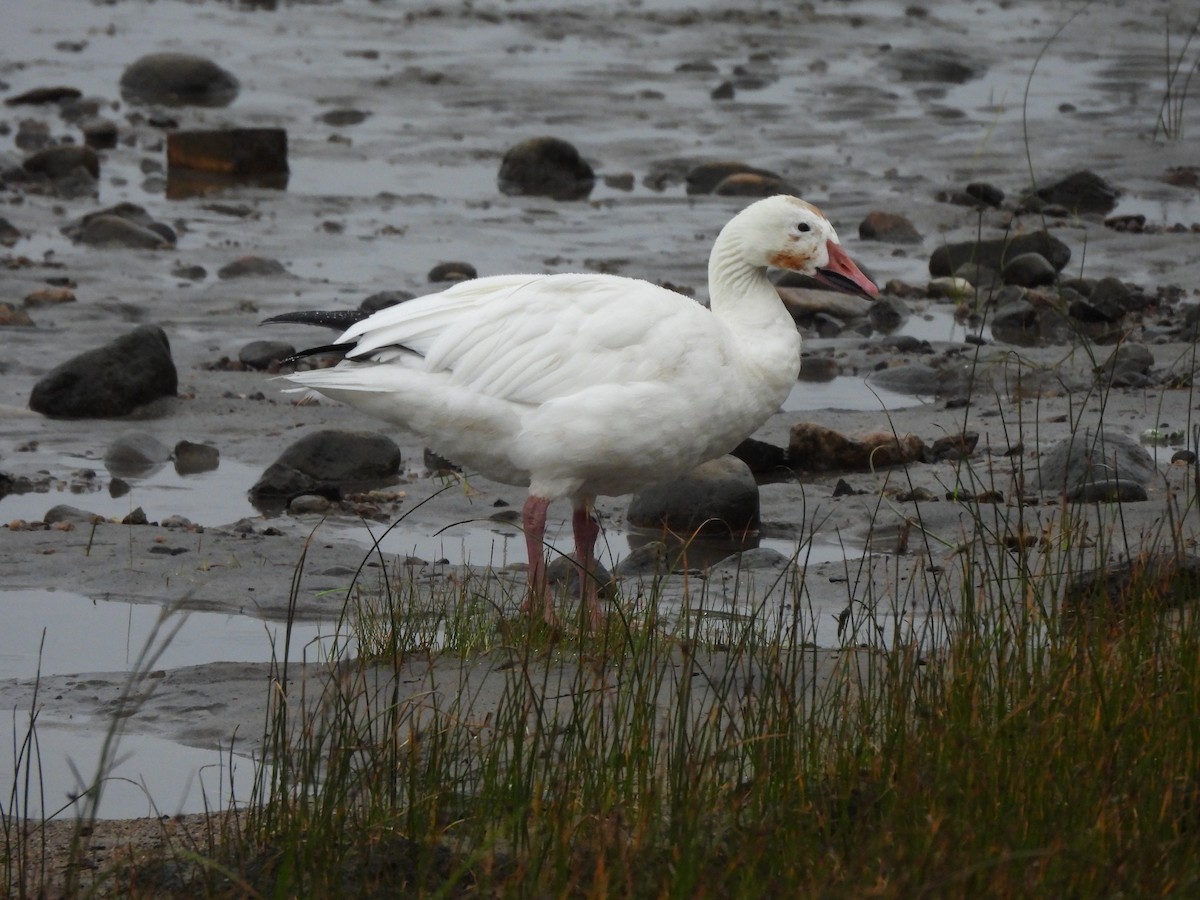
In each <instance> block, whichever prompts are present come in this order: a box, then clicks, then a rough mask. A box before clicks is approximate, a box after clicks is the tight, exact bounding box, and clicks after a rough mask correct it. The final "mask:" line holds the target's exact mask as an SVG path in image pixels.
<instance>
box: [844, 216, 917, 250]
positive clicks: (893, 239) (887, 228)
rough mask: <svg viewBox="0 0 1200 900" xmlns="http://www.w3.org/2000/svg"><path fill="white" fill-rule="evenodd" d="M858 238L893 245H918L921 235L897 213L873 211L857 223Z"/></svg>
mask: <svg viewBox="0 0 1200 900" xmlns="http://www.w3.org/2000/svg"><path fill="white" fill-rule="evenodd" d="M858 236H859V237H860V238H862V239H863V240H864V241H888V242H890V243H893V244H919V243H920V242H921V233H920V232H919V231H917V228H916V226H915V225H913V223H912V222H910V221H909V220H908V219H907V218H905V217H904V216H902V215H900V214H899V213H888V212H881V211H879V210H875V211H874V212H870V213H867V217H866V218H865V219H863V220H862V221H861V222H859V223H858Z"/></svg>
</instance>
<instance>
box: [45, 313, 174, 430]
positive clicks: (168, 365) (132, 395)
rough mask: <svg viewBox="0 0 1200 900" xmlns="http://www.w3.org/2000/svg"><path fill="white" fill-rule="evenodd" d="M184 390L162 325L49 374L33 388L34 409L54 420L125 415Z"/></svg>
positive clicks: (146, 328)
mask: <svg viewBox="0 0 1200 900" xmlns="http://www.w3.org/2000/svg"><path fill="white" fill-rule="evenodd" d="M178 389H179V377H178V375H177V373H176V371H175V363H174V361H173V360H172V359H171V345H170V342H168V340H167V335H166V333H165V332H164V331H163V330H162V329H161V328H159V327H158V326H157V325H142V326H140V327H138V328H135V329H134V330H133V331H131V332H129V333H128V334H125V335H122V336H121V337H119V338H117V339H116V340H115V341H112V342H111V343H108V344H105V345H104V346H102V347H97V348H96V349H94V350H88V351H87V352H85V353H81V354H79V355H78V356H75V357H73V358H72V359H69V360H67V361H66V362H64V363H62V364H61V365H59V366H57V367H56V368H55V369H53V370H52V371H50V372H49V373H47V374H46V375H44V376H43V377H42V378H41V379H39V380H38V382H37V384H35V385H34V387H33V392H32V393H31V394H30V396H29V408H30V409H32V410H34V411H35V412H39V413H42V414H43V415H45V416H50V417H52V418H67V419H88V418H106V417H111V416H124V415H128V414H129V413H131V412H133V410H135V409H137V407H139V406H143V405H144V404H147V403H150V402H152V401H154V400H158V399H160V398H162V397H174V396H175V394H176V392H177V391H178Z"/></svg>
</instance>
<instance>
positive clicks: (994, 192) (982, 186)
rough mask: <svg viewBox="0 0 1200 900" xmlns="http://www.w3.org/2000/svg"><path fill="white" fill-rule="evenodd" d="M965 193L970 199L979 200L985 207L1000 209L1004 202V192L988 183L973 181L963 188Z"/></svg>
mask: <svg viewBox="0 0 1200 900" xmlns="http://www.w3.org/2000/svg"><path fill="white" fill-rule="evenodd" d="M963 192H964V193H965V194H966V195H967V196H968V197H971V198H973V199H975V200H978V201H979V202H980V203H982V204H984V205H985V206H991V207H993V208H996V209H999V207H1000V205H1001V204H1002V203H1003V202H1004V191H1002V190H1000V188H998V187H996V186H995V185H994V184H989V183H988V182H986V181H972V182H971V183H970V184H968V185H967V186H966V187H965V188H963Z"/></svg>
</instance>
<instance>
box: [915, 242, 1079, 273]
mask: <svg viewBox="0 0 1200 900" xmlns="http://www.w3.org/2000/svg"><path fill="white" fill-rule="evenodd" d="M1022 253H1040V254H1041V255H1042V256H1044V257H1045V258H1046V260H1047V261H1048V262H1049V263H1050V265H1052V266H1054V268H1055V270H1056V271H1059V272H1061V271H1062V270H1063V267H1064V266H1066V264H1067V263H1069V262H1070V261H1071V248H1070V247H1068V246H1067V245H1066V244H1064V243H1063V242H1062V241H1060V240H1059V239H1058V238H1056V237H1055V236H1054V235H1052V234H1050V233H1049V232H1048V231H1035V232H1032V233H1031V234H1020V235H1017V236H1016V237H1011V238H995V239H992V240H985V241H962V242H960V243H955V244H945V245H943V246H941V247H938V248H937V249H936V250H934V251H933V254H932V255H931V256H930V257H929V274H930V275H932V276H933V277H935V278H938V277H941V276H944V275H951V274H953V273H954V271H955V270H956V269H958V267H959V266H961V265H962V264H963V263H967V262H975V263H979V264H980V265H983V266H987V267H988V268H991V269H995V270H996V271H1002V270H1003V268H1004V263H1005V261H1006V260H1008V259H1012V258H1013V257H1016V256H1020V255H1021V254H1022Z"/></svg>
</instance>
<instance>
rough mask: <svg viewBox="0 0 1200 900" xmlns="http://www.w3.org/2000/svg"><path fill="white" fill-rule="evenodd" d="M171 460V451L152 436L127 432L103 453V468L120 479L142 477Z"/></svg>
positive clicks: (140, 432) (144, 433)
mask: <svg viewBox="0 0 1200 900" xmlns="http://www.w3.org/2000/svg"><path fill="white" fill-rule="evenodd" d="M170 458H171V449H170V448H169V447H168V446H167V445H166V444H164V443H163V442H162V441H160V440H159V439H158V438H156V437H155V436H154V435H152V434H147V433H146V432H144V431H127V432H125V433H124V434H122V435H121V436H120V437H118V438H117V439H116V440H115V441H113V442H112V443H111V444H109V445H108V449H107V450H105V451H104V466H105V468H107V469H108V471H109V474H111V475H117V476H120V477H123V478H124V477H129V476H134V475H143V474H145V473H147V472H149V471H150V470H151V469H154V468H157V467H158V466H161V465H162V464H163V463H165V462H167V461H168V460H169V459H170Z"/></svg>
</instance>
